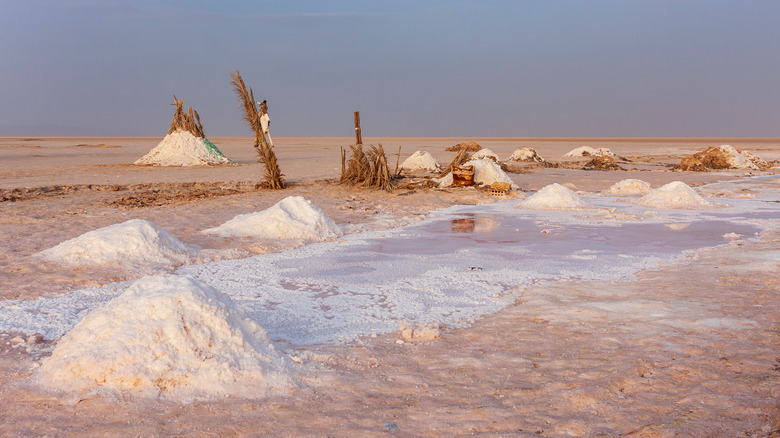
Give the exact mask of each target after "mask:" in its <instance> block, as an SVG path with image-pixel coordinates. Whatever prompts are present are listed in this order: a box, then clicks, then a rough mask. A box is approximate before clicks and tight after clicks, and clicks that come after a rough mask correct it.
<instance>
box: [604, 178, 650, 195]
mask: <svg viewBox="0 0 780 438" xmlns="http://www.w3.org/2000/svg"><path fill="white" fill-rule="evenodd" d="M650 190H651V189H650V184H648V183H646V182H644V181H642V180H641V179H624V180H623V181H619V182H616V183H615V184H612V186H611V187H610V188H609V189H607V193H609V194H611V195H618V196H620V195H624V196H636V195H644V194H647V193H648V192H649V191H650Z"/></svg>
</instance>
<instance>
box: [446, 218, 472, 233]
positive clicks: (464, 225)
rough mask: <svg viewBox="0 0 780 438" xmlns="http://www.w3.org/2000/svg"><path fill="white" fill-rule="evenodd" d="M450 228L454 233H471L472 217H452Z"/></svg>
mask: <svg viewBox="0 0 780 438" xmlns="http://www.w3.org/2000/svg"><path fill="white" fill-rule="evenodd" d="M450 229H451V230H452V231H453V232H455V233H471V232H473V231H474V218H471V217H465V218H461V219H453V220H451V221H450Z"/></svg>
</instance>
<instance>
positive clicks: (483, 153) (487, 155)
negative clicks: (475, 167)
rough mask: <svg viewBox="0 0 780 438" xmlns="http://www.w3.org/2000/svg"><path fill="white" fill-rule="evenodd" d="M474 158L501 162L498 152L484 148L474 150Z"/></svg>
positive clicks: (472, 157)
mask: <svg viewBox="0 0 780 438" xmlns="http://www.w3.org/2000/svg"><path fill="white" fill-rule="evenodd" d="M471 159H472V160H484V159H488V160H493V161H495V162H496V163H497V162H499V161H500V160H499V158H498V154H497V153H495V152H493V151H491V150H490V149H486V148H482V149H480V150H478V151H477V152H474V154H472V155H471Z"/></svg>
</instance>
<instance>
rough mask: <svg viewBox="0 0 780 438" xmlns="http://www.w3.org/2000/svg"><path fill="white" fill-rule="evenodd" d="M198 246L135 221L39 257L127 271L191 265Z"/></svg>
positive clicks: (99, 231)
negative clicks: (189, 263)
mask: <svg viewBox="0 0 780 438" xmlns="http://www.w3.org/2000/svg"><path fill="white" fill-rule="evenodd" d="M195 252H196V247H194V246H191V245H187V244H184V243H182V242H181V241H180V240H179V239H177V238H175V237H173V236H172V235H170V234H169V233H168V232H167V231H165V230H163V229H162V228H159V227H158V226H156V225H155V224H153V223H151V222H148V221H145V220H143V219H131V220H129V221H127V222H123V223H120V224H114V225H110V226H107V227H103V228H99V229H97V230H93V231H89V232H86V233H84V234H82V235H81V236H78V237H75V238H73V239H70V240H67V241H65V242H62V243H60V244H59V245H57V246H55V247H53V248H49V249H47V250H45V251H41V252H39V253H38V254H36V256H38V257H41V258H43V259H45V260H48V261H50V262H56V263H61V264H64V265H75V266H100V265H119V266H122V267H124V268H128V267H144V266H150V267H151V266H170V265H176V264H185V263H188V262H189V260H190V259H191V257H192V255H193V254H194V253H195Z"/></svg>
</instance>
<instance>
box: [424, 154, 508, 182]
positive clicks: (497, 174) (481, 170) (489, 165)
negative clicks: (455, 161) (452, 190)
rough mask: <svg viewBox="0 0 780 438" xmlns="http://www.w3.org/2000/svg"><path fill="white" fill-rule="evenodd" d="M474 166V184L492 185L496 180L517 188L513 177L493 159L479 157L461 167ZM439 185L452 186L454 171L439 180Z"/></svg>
mask: <svg viewBox="0 0 780 438" xmlns="http://www.w3.org/2000/svg"><path fill="white" fill-rule="evenodd" d="M466 166H474V184H476V185H487V186H489V185H491V184H493V183H496V182H503V183H509V184H511V186H512V188H513V189H517V185H516V184H515V183H514V182H512V178H510V177H509V175H507V174H506V172H504V171H503V170H501V167H500V166H499V165H498V164H497V163H496V162H495V161H493V160H490V159H477V160H469V161H467V162H465V163H464V164H462V165H461V167H466ZM438 181H439V187H450V186H452V172H450V173H448V174H447V175H445V176H444V177H442V178H441V179H439V180H438Z"/></svg>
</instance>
